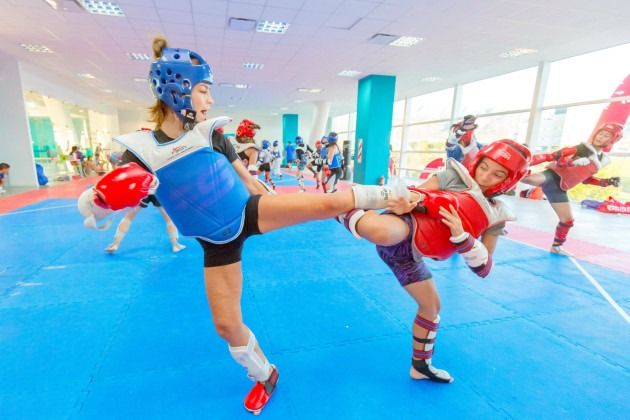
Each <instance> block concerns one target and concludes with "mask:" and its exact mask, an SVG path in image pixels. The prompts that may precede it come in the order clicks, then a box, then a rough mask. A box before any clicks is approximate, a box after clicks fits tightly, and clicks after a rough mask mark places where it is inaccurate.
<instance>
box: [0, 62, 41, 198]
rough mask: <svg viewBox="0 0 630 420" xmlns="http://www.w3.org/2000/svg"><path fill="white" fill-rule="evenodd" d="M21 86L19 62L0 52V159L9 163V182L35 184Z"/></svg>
mask: <svg viewBox="0 0 630 420" xmlns="http://www.w3.org/2000/svg"><path fill="white" fill-rule="evenodd" d="M22 89H23V88H22V79H21V76H20V65H19V63H18V62H17V61H16V60H15V59H14V58H13V57H10V56H6V55H2V54H0V91H1V92H2V100H0V127H2V130H1V132H0V162H6V163H8V164H9V165H11V172H10V175H9V178H8V179H9V185H10V186H14V187H35V188H36V187H37V186H38V184H37V173H36V172H35V159H34V156H33V147H32V145H31V135H30V130H29V127H28V117H27V115H26V109H25V104H24V94H23V92H22Z"/></svg>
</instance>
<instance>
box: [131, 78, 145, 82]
mask: <svg viewBox="0 0 630 420" xmlns="http://www.w3.org/2000/svg"><path fill="white" fill-rule="evenodd" d="M133 81H134V82H148V80H147V78H146V77H134V78H133Z"/></svg>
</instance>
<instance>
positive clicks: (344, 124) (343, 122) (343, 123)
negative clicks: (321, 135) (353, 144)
mask: <svg viewBox="0 0 630 420" xmlns="http://www.w3.org/2000/svg"><path fill="white" fill-rule="evenodd" d="M349 122H350V114H343V115H339V116H337V117H334V118H333V119H332V131H334V132H336V133H347V132H348V124H349Z"/></svg>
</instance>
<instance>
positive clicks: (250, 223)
mask: <svg viewBox="0 0 630 420" xmlns="http://www.w3.org/2000/svg"><path fill="white" fill-rule="evenodd" d="M260 197H261V196H260V195H252V196H251V197H249V200H248V201H247V205H246V206H245V222H244V223H243V230H242V231H241V234H240V235H238V236H237V237H236V239H234V240H233V241H230V242H228V243H226V244H213V243H212V242H207V241H204V240H203V239H199V238H197V241H199V243H200V244H201V247H202V248H203V266H204V267H220V266H222V265H228V264H234V263H237V262H239V261H240V260H241V255H242V253H243V244H244V243H245V239H247V238H249V237H250V236H252V235H260V229H259V228H258V202H259V201H260Z"/></svg>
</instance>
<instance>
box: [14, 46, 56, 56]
mask: <svg viewBox="0 0 630 420" xmlns="http://www.w3.org/2000/svg"><path fill="white" fill-rule="evenodd" d="M20 46H21V47H22V48H24V49H25V50H26V51H28V52H32V53H41V54H52V53H53V50H51V49H50V48H48V47H47V46H45V45H43V44H20Z"/></svg>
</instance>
